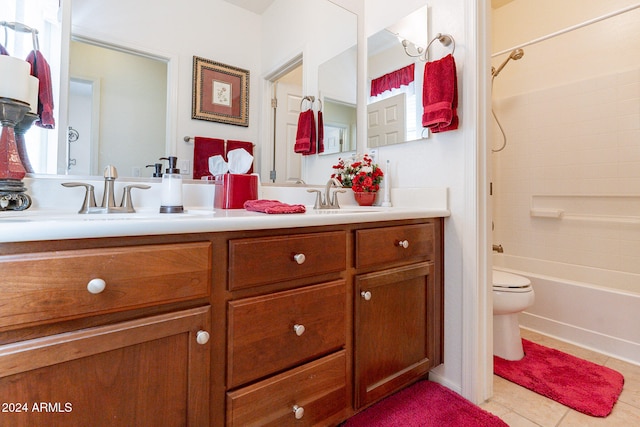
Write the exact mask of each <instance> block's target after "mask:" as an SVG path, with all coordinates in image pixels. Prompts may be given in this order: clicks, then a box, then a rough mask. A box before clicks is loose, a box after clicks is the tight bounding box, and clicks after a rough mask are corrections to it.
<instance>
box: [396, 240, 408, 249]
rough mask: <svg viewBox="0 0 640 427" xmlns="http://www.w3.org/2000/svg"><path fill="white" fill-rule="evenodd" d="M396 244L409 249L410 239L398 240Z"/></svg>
mask: <svg viewBox="0 0 640 427" xmlns="http://www.w3.org/2000/svg"><path fill="white" fill-rule="evenodd" d="M396 246H399V247H401V248H405V249H407V248H408V247H409V241H408V240H398V243H396Z"/></svg>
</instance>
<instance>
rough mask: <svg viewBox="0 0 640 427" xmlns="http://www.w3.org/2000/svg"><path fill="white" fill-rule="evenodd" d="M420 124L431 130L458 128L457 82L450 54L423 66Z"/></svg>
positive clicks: (441, 130) (453, 62)
mask: <svg viewBox="0 0 640 427" xmlns="http://www.w3.org/2000/svg"><path fill="white" fill-rule="evenodd" d="M422 106H423V108H424V111H423V114H422V126H423V127H426V128H429V129H431V131H432V132H436V133H437V132H446V131H448V130H454V129H457V128H458V113H457V108H458V83H457V78H456V62H455V60H454V59H453V56H452V55H451V54H449V55H447V56H445V57H444V58H442V59H439V60H437V61H432V62H427V63H426V64H425V66H424V82H423V87H422Z"/></svg>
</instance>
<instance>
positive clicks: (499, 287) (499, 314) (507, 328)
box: [493, 270, 535, 360]
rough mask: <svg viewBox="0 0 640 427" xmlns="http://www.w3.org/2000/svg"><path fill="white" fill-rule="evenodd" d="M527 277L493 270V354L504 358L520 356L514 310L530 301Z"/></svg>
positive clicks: (530, 289) (520, 348) (530, 290)
mask: <svg viewBox="0 0 640 427" xmlns="http://www.w3.org/2000/svg"><path fill="white" fill-rule="evenodd" d="M534 299H535V297H534V292H533V286H531V281H530V280H529V279H527V278H526V277H523V276H518V275H517V274H512V273H507V272H505V271H499V270H493V354H494V355H496V356H498V357H501V358H503V359H506V360H520V359H522V358H523V357H524V351H523V350H522V339H521V338H520V325H519V323H518V313H520V312H521V311H523V310H525V309H527V308H529V307H531V306H532V305H533V302H534Z"/></svg>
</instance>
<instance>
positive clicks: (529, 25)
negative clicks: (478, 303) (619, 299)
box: [492, 0, 640, 292]
mask: <svg viewBox="0 0 640 427" xmlns="http://www.w3.org/2000/svg"><path fill="white" fill-rule="evenodd" d="M635 3H636V1H635V0H626V1H623V0H617V1H607V2H602V1H598V0H589V1H586V0H565V1H563V2H561V3H559V2H557V1H552V0H544V1H539V0H536V1H531V0H515V1H514V2H512V3H509V4H508V5H506V6H504V7H502V8H500V9H498V10H496V11H495V13H494V14H493V26H494V27H493V28H494V31H493V41H494V43H493V44H494V51H500V50H503V49H508V48H509V47H512V46H515V45H517V44H519V43H523V42H527V41H529V40H531V39H534V38H537V37H540V36H544V35H546V34H548V33H551V32H554V31H558V30H560V29H562V28H566V27H568V26H571V25H575V24H579V23H581V22H583V21H585V20H588V19H592V18H595V17H598V16H600V15H603V14H606V13H609V12H613V11H615V10H618V9H621V8H623V7H625V6H629V5H633V4H635ZM559 7H560V9H559ZM638 34H640V9H636V10H634V11H631V12H627V13H626V14H624V15H620V16H618V17H613V18H610V19H608V20H606V21H602V22H600V23H596V24H592V25H590V26H588V27H585V28H582V29H579V30H576V31H573V32H571V33H568V34H565V35H561V36H558V37H555V38H552V39H549V40H546V41H543V42H541V43H538V44H535V45H531V46H527V47H524V51H525V54H524V57H523V58H522V59H520V60H518V61H511V62H510V63H509V64H508V65H507V66H506V67H505V68H504V69H503V71H502V73H501V74H500V75H499V76H498V77H497V78H496V79H495V81H494V91H495V98H494V106H495V110H496V114H497V115H498V117H499V119H500V121H501V123H502V125H503V128H504V129H505V132H506V134H507V141H508V143H507V147H506V149H505V150H504V151H502V152H500V153H496V154H494V155H493V161H494V172H495V173H494V177H493V178H494V186H493V188H494V212H495V215H494V219H495V227H496V228H495V232H494V236H493V239H494V242H495V243H500V244H502V246H503V247H504V250H505V252H506V253H508V254H509V255H513V256H519V257H526V258H530V259H533V260H542V261H549V262H553V263H555V264H556V265H557V266H559V267H557V268H555V271H554V272H553V273H549V272H538V273H543V274H552V275H554V276H556V277H563V278H565V279H570V280H578V281H587V282H590V283H593V284H597V285H599V286H605V287H616V285H617V284H618V281H617V280H616V279H615V277H616V275H617V273H620V272H622V273H629V274H631V275H635V277H636V280H635V284H634V285H633V286H628V285H629V284H625V286H626V288H625V290H626V291H632V292H640V229H639V228H638V223H640V211H638V210H637V209H635V212H633V211H634V209H633V207H634V206H635V207H636V208H638V209H640V146H639V145H638V141H640V37H638ZM505 57H506V56H505V55H503V56H501V57H498V58H495V59H494V61H493V63H494V64H496V65H497V64H499V63H500V62H502V60H504V59H505ZM494 131H495V138H494V140H493V142H492V144H493V146H494V147H499V146H500V145H501V144H502V137H501V136H500V135H499V133H498V130H497V127H496V128H494ZM544 195H553V196H556V197H554V198H549V197H547V198H544V200H543V198H542V197H539V196H544ZM602 196H604V197H602ZM620 196H626V197H620ZM532 203H533V205H534V208H536V207H537V206H538V204H540V206H541V207H544V208H560V209H562V210H564V216H563V218H562V219H559V218H539V217H531V216H530V207H531V205H532ZM552 205H553V206H552ZM625 207H626V209H625ZM594 216H597V217H596V218H594ZM634 218H635V219H634ZM538 265H541V264H540V263H538ZM563 265H565V266H566V268H562V266H563ZM575 267H589V269H590V271H591V273H590V275H589V276H590V277H588V278H587V277H578V276H577V275H576V274H577V273H574V272H579V271H586V270H585V269H580V268H575ZM594 271H595V273H594ZM621 285H622V284H621ZM633 288H635V289H633Z"/></svg>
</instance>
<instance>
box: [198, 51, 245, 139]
mask: <svg viewBox="0 0 640 427" xmlns="http://www.w3.org/2000/svg"><path fill="white" fill-rule="evenodd" d="M191 118H192V119H197V120H208V121H212V122H219V123H226V124H230V125H237V126H249V71H248V70H243V69H242V68H238V67H233V66H231V65H226V64H222V63H220V62H216V61H212V60H209V59H206V58H201V57H199V56H194V57H193V102H192V108H191Z"/></svg>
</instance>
